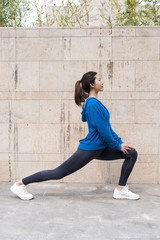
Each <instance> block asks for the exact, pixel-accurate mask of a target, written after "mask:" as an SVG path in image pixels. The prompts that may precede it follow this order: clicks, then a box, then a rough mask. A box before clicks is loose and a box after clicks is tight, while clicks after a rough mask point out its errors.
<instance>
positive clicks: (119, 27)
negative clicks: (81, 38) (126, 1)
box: [0, 26, 160, 30]
mask: <svg viewBox="0 0 160 240" xmlns="http://www.w3.org/2000/svg"><path fill="white" fill-rule="evenodd" d="M129 28H132V29H138V28H146V29H147V28H159V29H160V26H113V27H108V26H107V27H104V26H101V27H97V26H95V27H94V26H92V27H82V28H79V27H72V28H70V27H16V28H15V27H0V30H36V29H37V30H41V29H42V30H43V29H67V30H68V29H70V30H73V29H79V30H81V29H129Z"/></svg>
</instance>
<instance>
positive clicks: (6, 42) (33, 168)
mask: <svg viewBox="0 0 160 240" xmlns="http://www.w3.org/2000/svg"><path fill="white" fill-rule="evenodd" d="M90 70H94V71H97V72H98V73H99V75H101V77H102V79H103V81H104V92H103V93H100V94H99V99H100V100H101V101H102V102H103V104H105V106H106V107H107V108H108V109H109V111H110V114H111V124H112V127H113V129H114V130H115V131H116V132H117V134H118V135H119V136H120V137H121V138H122V140H123V141H124V142H125V143H127V144H130V145H131V146H133V147H135V148H136V149H137V151H138V153H139V155H138V160H137V163H136V165H135V167H134V170H133V172H132V174H131V176H130V178H129V180H128V183H160V171H159V169H160V27H117V28H116V27H114V28H112V29H110V28H101V29H100V28H82V29H78V28H73V29H68V28H66V29H61V28H56V29H55V28H32V29H29V28H28V29H24V28H17V29H13V28H1V29H0V143H1V144H0V169H1V170H0V180H1V181H15V180H16V179H19V178H21V177H25V176H27V175H30V174H32V173H35V172H37V171H39V170H43V169H52V168H55V167H57V166H58V165H59V164H60V163H62V162H63V161H64V160H66V159H67V158H68V157H69V156H71V154H73V153H74V151H76V149H77V146H78V144H79V139H81V138H83V137H85V135H86V134H87V132H88V128H87V124H86V123H82V122H81V114H80V113H81V107H78V106H77V105H76V104H75V102H74V84H75V82H76V81H77V80H79V79H80V78H81V77H82V75H83V74H84V73H85V72H86V71H90ZM122 162H123V160H116V161H113V162H104V161H98V160H94V161H92V162H91V163H89V164H88V165H87V166H86V167H84V168H83V169H81V170H79V171H78V172H76V173H74V174H72V175H70V176H68V177H66V178H64V179H62V180H59V181H62V182H88V183H117V182H118V179H119V175H120V170H121V165H122Z"/></svg>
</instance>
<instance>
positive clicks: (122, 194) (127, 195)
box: [113, 186, 140, 200]
mask: <svg viewBox="0 0 160 240" xmlns="http://www.w3.org/2000/svg"><path fill="white" fill-rule="evenodd" d="M113 197H114V198H116V199H133V200H137V199H139V198H140V196H139V195H138V194H135V193H133V192H131V191H130V190H129V187H128V186H125V187H124V188H123V189H122V190H118V189H117V188H115V190H114V193H113Z"/></svg>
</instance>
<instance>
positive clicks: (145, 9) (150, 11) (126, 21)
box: [121, 0, 160, 26]
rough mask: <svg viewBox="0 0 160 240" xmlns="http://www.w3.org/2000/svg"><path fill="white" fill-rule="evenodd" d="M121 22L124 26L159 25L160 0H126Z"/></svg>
mask: <svg viewBox="0 0 160 240" xmlns="http://www.w3.org/2000/svg"><path fill="white" fill-rule="evenodd" d="M142 3H143V4H142ZM121 22H122V25H123V26H126V25H127V26H142V25H143V26H154V25H155V26H156V25H157V26H159V25H160V0H143V1H141V2H140V1H139V0H126V1H125V11H123V12H121Z"/></svg>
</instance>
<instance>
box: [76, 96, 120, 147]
mask: <svg viewBox="0 0 160 240" xmlns="http://www.w3.org/2000/svg"><path fill="white" fill-rule="evenodd" d="M81 114H82V122H87V124H88V130H89V133H88V134H87V136H86V137H85V138H84V139H81V140H79V146H78V148H80V149H83V150H97V149H102V148H105V147H110V148H113V149H117V150H121V144H122V143H123V141H122V140H121V138H120V137H119V136H118V135H117V134H116V133H115V132H114V131H113V129H112V127H111V124H110V121H109V119H110V113H109V111H108V109H107V108H106V107H105V106H104V105H103V104H102V103H101V101H99V100H98V99H97V98H95V97H89V98H87V99H86V100H85V102H84V103H83V106H82V112H81Z"/></svg>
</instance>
